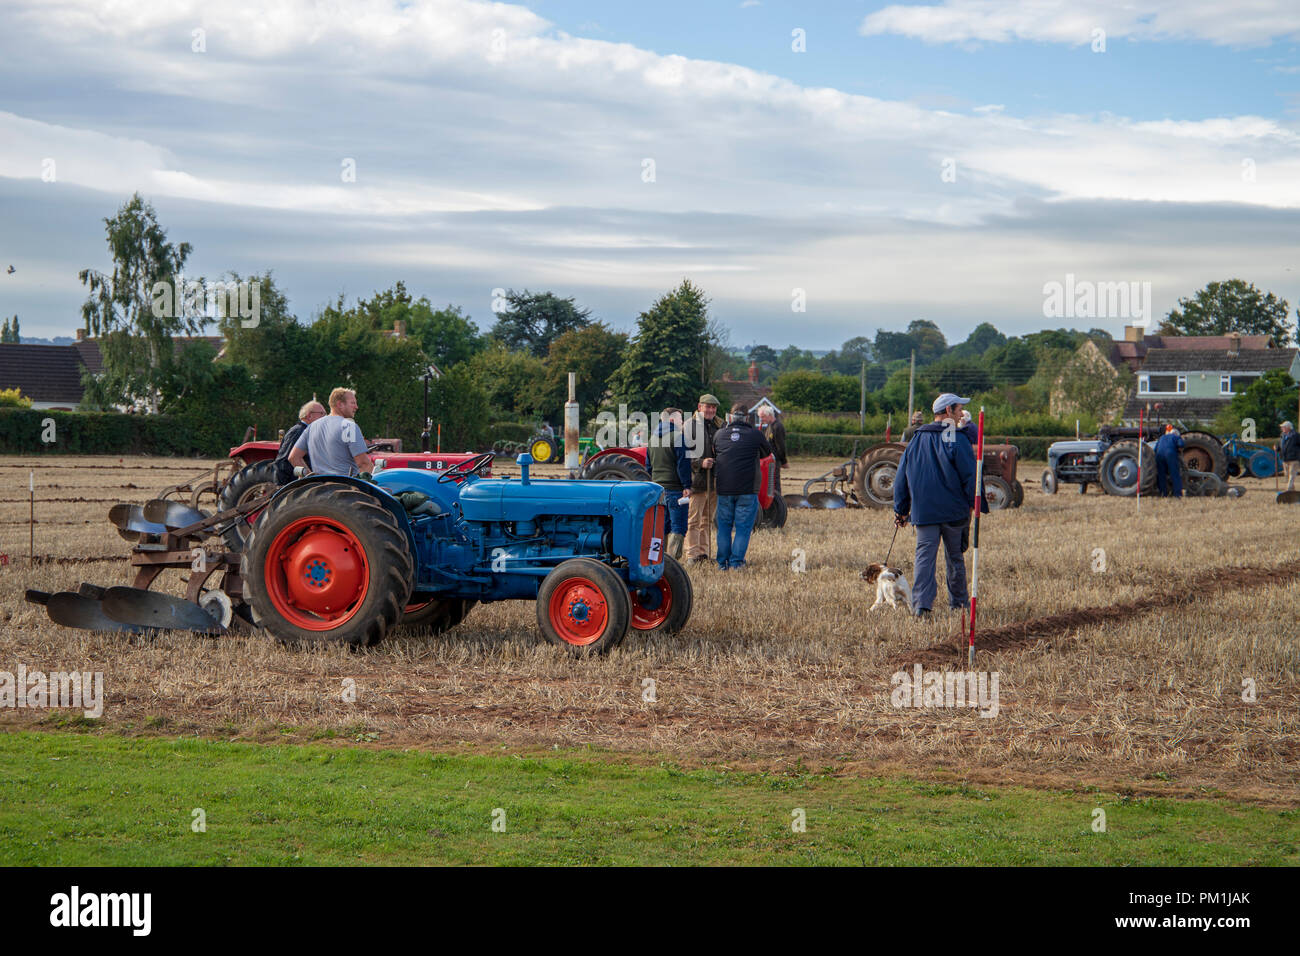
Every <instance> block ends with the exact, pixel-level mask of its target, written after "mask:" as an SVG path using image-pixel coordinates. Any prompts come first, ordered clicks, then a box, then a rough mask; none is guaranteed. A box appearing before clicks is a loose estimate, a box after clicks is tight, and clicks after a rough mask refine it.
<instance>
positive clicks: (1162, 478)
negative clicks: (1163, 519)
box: [1156, 455, 1183, 498]
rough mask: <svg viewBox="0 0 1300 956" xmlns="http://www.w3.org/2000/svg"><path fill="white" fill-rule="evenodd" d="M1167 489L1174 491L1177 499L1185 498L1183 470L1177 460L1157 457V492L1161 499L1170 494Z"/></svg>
mask: <svg viewBox="0 0 1300 956" xmlns="http://www.w3.org/2000/svg"><path fill="white" fill-rule="evenodd" d="M1167 489H1172V490H1173V495H1174V497H1175V498H1181V497H1182V496H1183V469H1182V467H1181V466H1180V465H1179V463H1178V459H1177V458H1173V459H1170V458H1161V457H1160V456H1159V455H1157V456H1156V491H1158V492H1159V493H1160V497H1162V498H1164V497H1166V496H1167V495H1168V494H1169V491H1168V490H1167Z"/></svg>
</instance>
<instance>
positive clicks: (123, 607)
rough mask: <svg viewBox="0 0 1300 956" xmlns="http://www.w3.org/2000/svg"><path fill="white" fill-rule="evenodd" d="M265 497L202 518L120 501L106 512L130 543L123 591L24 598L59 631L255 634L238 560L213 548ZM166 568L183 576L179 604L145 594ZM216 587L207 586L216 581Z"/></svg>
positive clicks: (85, 587)
mask: <svg viewBox="0 0 1300 956" xmlns="http://www.w3.org/2000/svg"><path fill="white" fill-rule="evenodd" d="M270 497H271V496H270V495H265V496H263V497H261V498H258V499H257V500H255V501H250V502H248V503H246V504H243V505H241V506H240V507H238V508H232V509H230V510H228V511H222V512H219V513H218V514H214V515H209V514H207V513H206V512H203V511H200V510H199V509H197V508H191V507H188V506H186V505H185V504H183V503H181V502H178V501H169V500H166V499H164V498H156V499H154V500H153V501H150V502H148V503H147V504H145V505H143V506H141V505H133V504H129V503H126V502H123V503H121V504H116V505H114V506H113V507H112V508H110V509H109V513H108V517H109V521H110V522H112V524H113V525H114V527H116V528H117V533H118V534H119V535H120V536H121V537H123V538H124V539H126V540H127V541H131V542H133V543H134V547H133V548H132V549H131V557H130V561H131V566H132V567H134V568H135V569H136V573H135V580H134V581H133V582H132V584H131V586H130V587H110V588H104V587H99V586H97V585H94V584H85V583H83V584H82V585H81V586H80V587H79V588H78V589H77V590H76V591H59V592H56V593H53V594H51V593H49V592H47V591H35V590H29V591H28V592H27V594H26V599H27V600H28V601H29V602H31V603H33V604H40V605H42V606H44V607H45V611H46V613H47V614H48V615H49V617H50V620H52V621H53V622H54V623H56V624H61V625H63V626H64V627H75V628H80V629H82V630H90V631H119V632H125V633H131V634H139V633H143V632H147V631H154V630H161V629H182V630H189V631H196V632H198V633H203V634H224V633H226V632H228V631H230V630H245V629H248V630H251V629H253V628H255V627H256V625H255V624H254V623H253V615H252V612H251V609H250V607H249V605H248V604H247V603H246V602H245V600H244V586H243V579H242V578H241V577H240V558H241V556H240V554H239V553H238V552H235V551H228V550H225V549H224V548H219V547H214V546H213V544H212V542H211V541H210V540H209V539H215V541H216V542H217V543H220V542H221V531H222V530H223V529H224V528H225V527H227V526H229V525H230V524H232V523H234V522H237V521H244V520H246V517H247V516H248V515H249V514H253V513H255V512H257V511H258V510H259V509H261V508H262V507H263V506H264V505H265V504H266V502H267V501H269V500H270ZM168 569H175V570H178V571H188V572H189V578H188V581H187V584H186V589H185V597H184V598H179V597H175V596H173V595H170V594H164V593H162V592H160V591H153V590H150V588H151V587H152V586H153V585H154V583H155V582H156V581H158V580H159V578H160V577H161V575H162V573H163V572H164V571H166V570H168ZM218 575H219V576H220V578H219V580H218V581H216V582H213V579H214V577H215V576H218Z"/></svg>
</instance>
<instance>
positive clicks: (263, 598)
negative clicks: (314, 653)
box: [243, 481, 415, 647]
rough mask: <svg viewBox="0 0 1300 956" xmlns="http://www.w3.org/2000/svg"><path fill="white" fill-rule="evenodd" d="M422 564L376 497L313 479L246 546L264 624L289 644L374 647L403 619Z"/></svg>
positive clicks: (265, 518)
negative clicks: (418, 565) (417, 567)
mask: <svg viewBox="0 0 1300 956" xmlns="http://www.w3.org/2000/svg"><path fill="white" fill-rule="evenodd" d="M414 571H415V566H414V563H413V562H412V559H411V551H410V547H409V545H408V543H407V540H406V535H405V534H404V533H403V532H402V529H401V528H400V527H399V526H398V524H397V519H396V518H394V517H393V515H392V514H391V513H390V512H389V511H388V509H386V508H385V507H384V506H383V505H381V504H380V503H379V502H378V501H377V500H376V499H375V497H374V496H373V495H371V494H368V493H366V492H364V491H361V490H360V489H358V488H353V487H352V486H351V485H344V484H339V483H336V482H326V481H321V482H313V483H312V484H308V485H304V486H302V487H300V488H294V489H292V490H289V491H286V492H285V493H283V494H281V495H280V496H278V497H276V498H274V499H273V500H272V501H271V503H270V504H269V505H267V507H266V509H265V510H264V511H263V512H262V515H261V517H260V518H258V520H257V524H256V525H254V527H253V532H252V535H251V536H250V537H249V539H248V546H247V548H246V551H245V568H244V571H243V578H244V588H245V590H246V592H247V594H248V595H249V597H250V598H251V601H252V604H253V608H254V610H255V611H256V612H257V616H258V618H259V620H260V623H261V625H262V626H263V627H265V628H266V629H267V630H269V631H270V632H271V633H272V634H274V635H275V636H276V637H278V638H280V639H281V640H283V641H287V642H289V643H304V644H317V643H340V644H350V645H352V646H354V647H355V646H361V645H369V644H374V643H376V642H378V641H379V640H381V639H382V638H383V636H384V635H385V634H386V633H388V631H390V630H391V629H392V628H393V627H395V626H396V625H397V623H398V622H399V621H400V620H401V619H402V611H403V609H404V608H405V607H406V604H407V601H408V600H409V599H410V595H411V580H412V578H413V576H414Z"/></svg>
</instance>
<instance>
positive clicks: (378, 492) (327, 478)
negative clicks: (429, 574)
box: [276, 475, 419, 561]
mask: <svg viewBox="0 0 1300 956" xmlns="http://www.w3.org/2000/svg"><path fill="white" fill-rule="evenodd" d="M324 482H332V483H334V484H340V485H349V486H351V487H353V488H356V489H357V490H359V491H364V492H366V493H367V494H369V495H372V496H373V497H374V499H375V500H376V501H378V502H379V503H380V504H381V505H383V506H384V508H385V509H387V510H388V511H389V512H390V513H391V514H392V515H393V517H394V518H396V519H397V525H398V527H399V528H401V529H402V533H403V534H404V535H406V544H407V546H408V547H409V548H410V549H411V559H412V561H414V560H415V559H416V556H417V555H418V554H419V551H418V550H417V549H416V545H415V529H414V528H413V527H412V526H411V519H410V517H408V516H407V514H406V509H405V508H403V507H402V503H401V502H400V501H398V500H397V499H396V498H394V497H393V496H392V495H390V494H389V493H388V492H386V491H384V489H382V488H380V487H379V486H378V485H373V484H371V483H370V482H368V481H362V480H361V479H360V478H349V477H348V476H347V475H307V476H306V477H305V478H298V479H297V480H295V481H291V482H289V484H287V485H285V486H283V487H282V488H280V490H279V491H277V492H276V497H279V496H280V495H282V494H284V493H285V492H286V491H288V490H289V489H290V488H302V487H304V486H305V485H311V484H322V483H324Z"/></svg>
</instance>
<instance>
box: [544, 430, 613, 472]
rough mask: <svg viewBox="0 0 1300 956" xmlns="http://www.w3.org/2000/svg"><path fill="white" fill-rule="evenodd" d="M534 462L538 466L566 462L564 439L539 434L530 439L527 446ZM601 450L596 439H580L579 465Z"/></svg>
mask: <svg viewBox="0 0 1300 956" xmlns="http://www.w3.org/2000/svg"><path fill="white" fill-rule="evenodd" d="M525 447H526V450H527V451H528V454H530V455H532V456H533V461H535V462H537V463H538V464H553V463H557V462H562V461H564V439H563V438H561V437H559V436H557V435H547V434H544V433H543V434H537V435H534V436H533V437H532V438H530V439H528V443H527V445H526V446H525ZM599 450H600V446H598V445H597V444H596V439H594V438H579V439H578V463H579V465H581V464H583V463H584V462H586V460H587V459H588V458H590V457H591V456H592V455H593V454H595V453H596V452H597V451H599Z"/></svg>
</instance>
